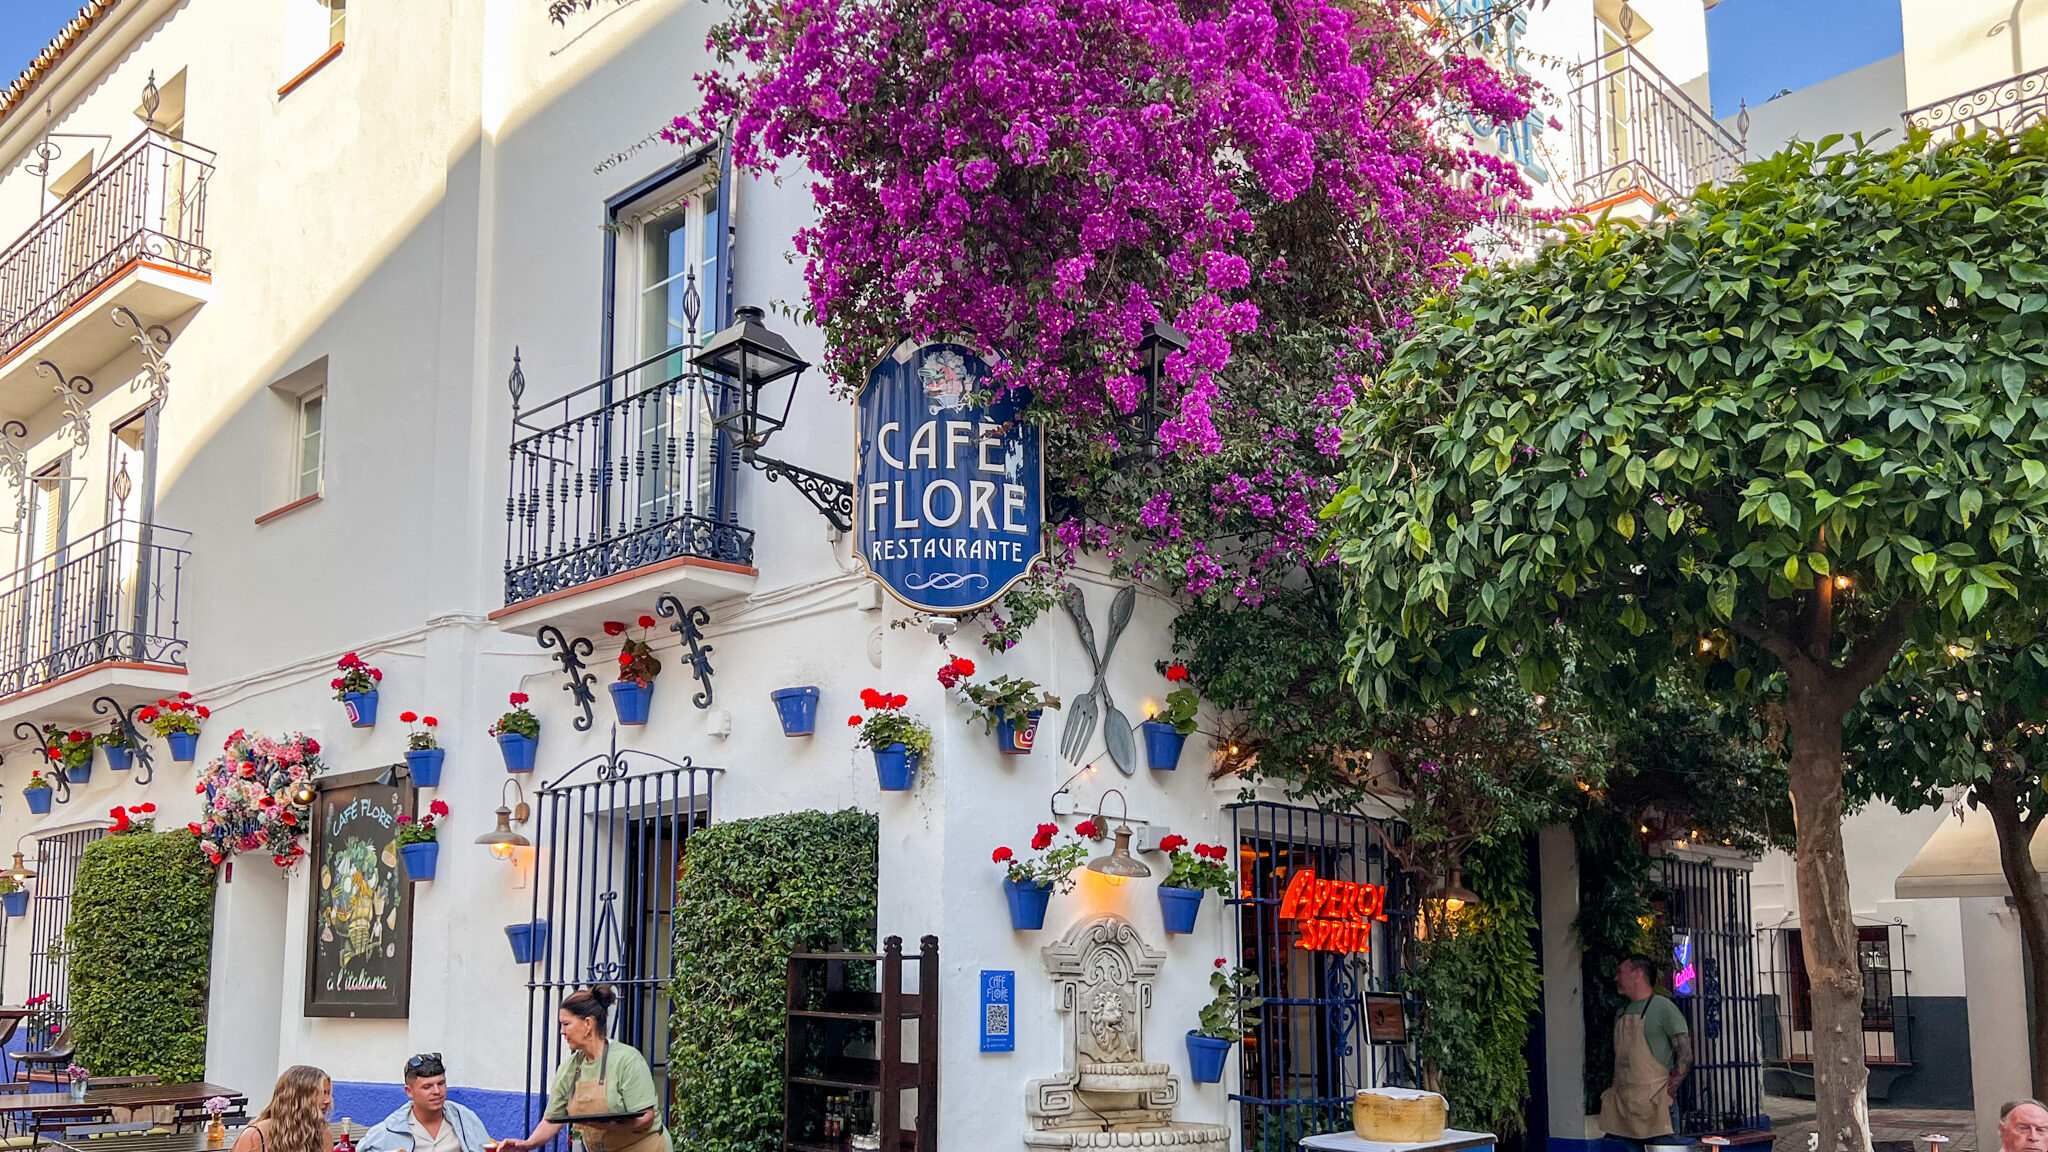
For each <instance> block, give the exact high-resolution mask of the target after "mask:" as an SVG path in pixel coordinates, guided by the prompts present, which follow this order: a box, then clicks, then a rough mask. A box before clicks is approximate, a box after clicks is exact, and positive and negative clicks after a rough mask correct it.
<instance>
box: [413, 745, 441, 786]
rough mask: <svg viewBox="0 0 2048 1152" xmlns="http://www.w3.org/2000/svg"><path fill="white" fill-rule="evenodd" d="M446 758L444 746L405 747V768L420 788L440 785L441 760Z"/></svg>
mask: <svg viewBox="0 0 2048 1152" xmlns="http://www.w3.org/2000/svg"><path fill="white" fill-rule="evenodd" d="M447 758H448V750H447V749H446V748H407V749H406V750H405V768H406V771H408V772H410V773H412V782H413V783H414V784H416V785H418V786H419V787H421V788H439V787H440V786H441V761H443V760H446V759H447Z"/></svg>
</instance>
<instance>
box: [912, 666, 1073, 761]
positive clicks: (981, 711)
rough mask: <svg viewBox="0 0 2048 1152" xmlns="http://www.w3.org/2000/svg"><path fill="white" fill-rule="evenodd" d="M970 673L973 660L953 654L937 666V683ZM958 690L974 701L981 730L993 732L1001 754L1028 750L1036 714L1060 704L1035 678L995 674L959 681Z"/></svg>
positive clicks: (955, 680)
mask: <svg viewBox="0 0 2048 1152" xmlns="http://www.w3.org/2000/svg"><path fill="white" fill-rule="evenodd" d="M972 675H974V661H972V660H969V659H967V658H966V657H964V656H955V657H954V658H953V660H952V662H951V663H950V664H947V665H946V666H945V667H944V668H941V669H939V683H941V684H945V685H946V686H947V687H948V688H950V687H952V686H953V685H954V684H960V683H961V682H962V681H963V680H965V679H966V677H968V676H972ZM949 676H950V677H951V683H948V678H949ZM960 691H961V692H963V693H965V694H966V696H967V699H968V700H969V701H971V702H972V703H973V704H974V707H975V715H976V716H978V717H979V718H980V719H981V729H982V731H984V732H993V733H995V736H996V747H997V749H998V750H1000V751H1001V752H1002V753H1003V755H1005V756H1022V755H1025V754H1026V753H1028V752H1030V751H1031V742H1032V741H1033V740H1034V739H1036V738H1037V735H1038V720H1039V717H1041V716H1043V715H1045V710H1046V709H1047V708H1057V707H1059V706H1060V698H1059V697H1057V696H1054V695H1052V694H1050V693H1046V692H1040V691H1039V690H1038V684H1037V683H1036V682H1035V681H1031V680H1020V679H1012V678H1011V677H1008V676H998V677H996V678H995V679H993V680H991V681H989V682H988V683H986V684H963V685H962V687H961V689H960Z"/></svg>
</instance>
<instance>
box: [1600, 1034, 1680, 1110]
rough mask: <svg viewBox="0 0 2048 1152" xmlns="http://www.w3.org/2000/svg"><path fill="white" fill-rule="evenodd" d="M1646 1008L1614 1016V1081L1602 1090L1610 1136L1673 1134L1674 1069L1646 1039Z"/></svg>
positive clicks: (1601, 1105) (1602, 1105)
mask: <svg viewBox="0 0 2048 1152" xmlns="http://www.w3.org/2000/svg"><path fill="white" fill-rule="evenodd" d="M1648 1015H1649V1005H1648V1004H1647V1003H1646V1004H1645V1005H1644V1007H1643V1011H1642V1012H1640V1013H1637V1012H1623V1013H1622V1014H1621V1015H1619V1016H1616V1017H1615V1018H1614V1083H1613V1085H1612V1086H1610V1087H1609V1088H1608V1089H1607V1091H1605V1092H1602V1093H1601V1094H1600V1128H1601V1130H1602V1131H1604V1132H1606V1133H1607V1134H1608V1135H1609V1136H1620V1137H1624V1138H1626V1139H1629V1140H1647V1139H1649V1138H1650V1137H1652V1136H1669V1135H1671V1092H1670V1084H1671V1070H1670V1069H1669V1068H1666V1067H1664V1062H1663V1061H1662V1060H1659V1059H1657V1056H1656V1053H1654V1052H1651V1051H1650V1042H1649V1041H1648V1040H1645V1039H1643V1020H1644V1019H1645V1018H1646V1017H1647V1016H1648Z"/></svg>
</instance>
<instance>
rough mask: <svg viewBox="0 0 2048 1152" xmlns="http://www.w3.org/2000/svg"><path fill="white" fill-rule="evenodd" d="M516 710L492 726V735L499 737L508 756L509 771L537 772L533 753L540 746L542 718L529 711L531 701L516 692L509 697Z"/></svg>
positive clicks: (522, 693)
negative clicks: (527, 706) (534, 768)
mask: <svg viewBox="0 0 2048 1152" xmlns="http://www.w3.org/2000/svg"><path fill="white" fill-rule="evenodd" d="M506 699H508V700H509V701H510V702H511V704H512V710H511V711H509V712H507V713H505V714H504V715H503V716H500V717H498V719H497V722H496V723H494V724H492V725H491V735H492V736H495V737H497V740H498V751H499V752H501V753H503V754H504V757H505V771H507V772H531V771H533V752H534V748H535V746H536V745H538V744H539V743H540V717H538V716H535V715H534V714H533V713H531V712H529V711H527V710H526V702H527V701H528V700H529V699H531V697H529V696H527V694H526V693H524V692H514V693H512V695H511V696H509V697H507V698H506Z"/></svg>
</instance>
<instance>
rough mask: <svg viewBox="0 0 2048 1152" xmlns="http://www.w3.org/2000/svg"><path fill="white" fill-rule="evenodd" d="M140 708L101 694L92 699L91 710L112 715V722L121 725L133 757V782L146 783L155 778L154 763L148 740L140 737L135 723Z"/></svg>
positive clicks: (139, 728)
mask: <svg viewBox="0 0 2048 1152" xmlns="http://www.w3.org/2000/svg"><path fill="white" fill-rule="evenodd" d="M141 708H142V705H140V704H137V705H135V706H134V707H133V708H123V707H121V705H120V704H118V703H116V702H115V700H114V698H113V697H112V696H101V697H98V698H96V699H94V700H93V702H92V710H93V712H94V713H95V714H96V715H100V716H106V715H110V714H111V715H112V716H113V717H114V723H116V724H118V725H120V726H121V734H122V735H124V736H126V737H128V749H129V752H130V753H132V754H133V755H134V757H135V766H136V771H135V783H137V784H147V783H149V782H150V781H151V780H154V779H156V764H155V762H154V761H153V760H151V759H150V755H149V742H148V741H146V740H144V739H143V738H142V729H141V727H140V726H139V725H137V724H136V723H135V713H136V712H137V711H139V710H140V709H141Z"/></svg>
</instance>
